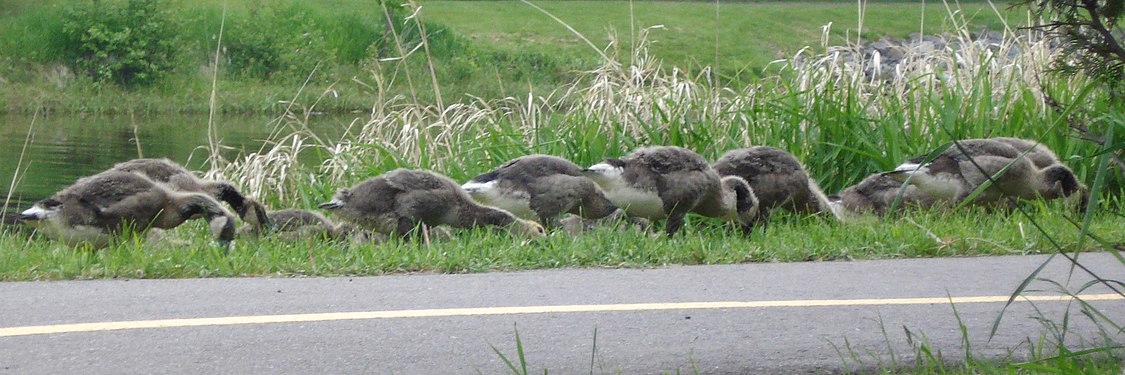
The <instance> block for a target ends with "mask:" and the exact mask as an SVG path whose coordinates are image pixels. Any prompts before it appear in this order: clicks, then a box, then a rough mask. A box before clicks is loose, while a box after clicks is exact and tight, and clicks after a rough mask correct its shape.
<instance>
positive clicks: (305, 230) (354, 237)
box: [238, 208, 385, 243]
mask: <svg viewBox="0 0 1125 375" xmlns="http://www.w3.org/2000/svg"><path fill="white" fill-rule="evenodd" d="M266 217H267V218H269V221H270V223H272V224H273V232H274V233H275V234H277V235H278V236H280V237H281V238H284V239H296V238H301V237H321V238H329V239H333V240H351V241H352V242H356V243H361V242H369V241H378V240H379V238H378V236H373V235H372V234H371V233H369V232H367V231H364V230H361V229H359V228H356V227H355V226H354V225H351V224H346V223H345V224H337V223H334V222H332V220H329V219H328V218H327V217H325V216H324V215H322V214H321V213H319V212H316V211H310V210H304V209H300V208H284V209H280V210H276V211H269V212H267V213H266ZM238 232H239V234H241V235H250V236H257V235H260V234H261V233H259V231H258V228H256V227H254V226H252V225H244V226H242V227H241V228H238ZM383 239H385V238H383Z"/></svg>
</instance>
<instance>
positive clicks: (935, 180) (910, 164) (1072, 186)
mask: <svg viewBox="0 0 1125 375" xmlns="http://www.w3.org/2000/svg"><path fill="white" fill-rule="evenodd" d="M957 143H958V144H959V145H960V147H958V145H956V144H955V145H952V146H950V147H949V148H948V149H946V150H945V151H944V152H942V153H941V154H939V155H938V156H937V157H935V158H934V160H931V161H930V162H926V163H923V162H924V161H925V156H919V157H916V158H913V159H910V160H908V161H907V162H906V163H903V164H902V165H899V166H898V167H897V168H895V170H894V171H891V172H885V173H884V174H885V175H887V176H890V177H891V178H892V179H894V180H895V181H899V182H902V181H907V180H909V182H910V183H911V184H913V185H915V186H917V187H918V188H919V189H921V190H922V191H924V192H925V193H926V194H929V195H930V196H932V197H934V198H937V199H941V200H946V201H950V202H952V203H957V202H961V201H963V200H964V199H965V198H967V197H968V196H969V195H970V194H971V193H972V192H973V191H974V190H975V189H976V188H977V187H979V186H981V185H982V184H984V183H985V182H986V181H988V180H989V176H993V175H997V174H998V173H999V172H1001V171H1004V173H1002V174H999V175H998V176H996V177H995V181H994V183H993V184H992V185H991V186H989V187H988V188H986V189H984V190H983V191H982V192H981V194H979V195H978V196H977V197H976V198H975V199H974V203H994V202H997V201H999V200H1001V199H1002V198H1004V197H1005V196H1010V197H1015V198H1023V199H1035V198H1040V197H1041V198H1044V199H1054V198H1060V197H1069V196H1071V195H1072V194H1074V193H1076V192H1082V191H1085V189H1084V186H1083V185H1082V184H1081V183H1079V182H1078V178H1077V177H1075V175H1074V172H1072V171H1071V170H1070V169H1069V168H1067V167H1066V166H1064V165H1062V164H1053V165H1048V166H1046V167H1044V168H1039V167H1037V166H1036V164H1035V163H1033V162H1032V159H1031V158H1029V157H1028V156H1027V155H1025V154H1024V152H1023V151H1021V150H1020V149H1018V148H1016V147H1013V146H1012V145H1011V144H1009V143H1008V142H1004V141H998V140H995V139H966V140H962V141H958V142H957ZM1028 154H1030V153H1028ZM1037 155H1038V154H1037ZM1052 155H1053V153H1052ZM1005 169H1006V170H1005ZM1083 194H1084V193H1083Z"/></svg>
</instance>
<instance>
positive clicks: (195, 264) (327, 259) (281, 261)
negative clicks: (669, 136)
mask: <svg viewBox="0 0 1125 375" xmlns="http://www.w3.org/2000/svg"><path fill="white" fill-rule="evenodd" d="M1032 206H1033V209H1032V211H1033V212H1034V216H1033V217H1034V218H1035V220H1036V221H1038V222H1039V223H1040V224H1041V225H1043V226H1044V227H1045V228H1047V230H1048V232H1049V233H1051V235H1052V236H1053V237H1054V239H1055V240H1056V241H1058V242H1059V243H1061V244H1062V245H1063V246H1064V247H1065V248H1067V249H1070V250H1088V249H1075V248H1074V246H1075V245H1076V244H1077V240H1078V239H1077V237H1076V235H1075V234H1074V233H1075V232H1074V229H1073V226H1072V225H1071V224H1069V223H1068V222H1067V221H1066V220H1065V219H1064V218H1063V214H1062V213H1061V212H1060V211H1061V210H1062V208H1061V206H1059V205H1046V206H1043V207H1042V209H1039V208H1035V207H1037V206H1036V205H1032ZM1121 227H1125V218H1122V217H1120V216H1114V215H1104V214H1103V215H1098V216H1096V219H1095V220H1094V223H1093V226H1092V230H1093V231H1094V232H1096V233H1102V234H1103V235H1104V236H1105V237H1106V239H1107V240H1109V241H1116V242H1123V241H1125V233H1122V232H1121V231H1119V230H1115V229H1117V228H1121ZM455 233H456V234H457V235H456V236H454V237H453V238H451V239H446V240H437V241H435V242H433V243H431V244H430V245H429V246H425V245H422V244H420V243H416V242H399V241H391V242H387V243H381V244H370V243H369V244H352V243H337V242H333V241H327V240H320V239H316V238H307V239H301V240H297V241H287V240H281V239H277V238H265V239H260V240H258V239H249V238H244V239H240V240H238V241H236V242H235V245H234V247H233V248H232V249H231V251H230V254H229V255H224V254H223V252H222V251H221V249H220V248H219V247H218V246H217V245H214V244H212V242H211V237H210V235H209V233H208V232H207V231H206V229H205V227H204V225H202V223H195V224H192V225H188V226H185V227H183V228H177V229H175V230H173V231H170V232H169V233H168V239H167V240H150V241H134V240H131V239H126V240H125V241H123V242H124V243H123V244H119V245H115V246H111V247H109V248H106V249H102V250H99V251H87V250H76V249H71V248H68V247H65V246H63V245H61V244H59V243H57V242H53V241H48V240H46V239H45V238H42V237H41V236H39V235H34V236H32V237H30V238H29V237H28V233H27V231H25V230H14V229H13V228H8V229H5V230H3V234H2V235H0V248H3V249H5V251H3V252H0V280H4V281H16V280H59V279H88V278H184V277H220V276H232V277H243V276H273V275H317V276H330V275H379V274H385V273H402V272H442V273H466V272H490V271H507V270H526V269H542V268H560V267H653V266H664V265H670V264H728V263H743V262H793V261H810V260H845V259H875V258H907V257H939V256H976V255H1015V254H1032V253H1042V252H1051V251H1052V250H1051V247H1050V246H1049V244H1048V242H1047V240H1046V238H1045V237H1044V236H1043V235H1042V234H1039V233H1036V232H1035V231H1034V229H1033V228H1032V227H1031V226H1030V224H1029V222H1028V220H1027V219H1024V218H1022V217H1020V216H1019V215H1017V214H1011V215H997V214H991V215H985V214H983V213H982V212H980V211H972V210H969V211H965V212H956V213H949V212H915V213H911V214H909V215H906V216H905V217H901V218H885V219H880V218H870V219H865V220H859V221H857V222H854V223H846V224H844V223H836V222H833V221H831V220H828V219H825V218H818V217H809V218H800V217H788V218H786V217H778V218H775V220H774V221H773V222H772V223H771V224H770V225H769V226H768V227H767V229H765V231H764V232H759V233H756V234H754V235H753V236H752V237H750V238H745V237H742V236H741V235H740V234H738V233H737V232H736V231H734V230H732V228H729V227H727V226H723V225H718V224H716V223H714V222H713V221H711V220H703V219H698V218H697V219H693V220H690V221H689V225H687V226H686V227H685V230H683V231H681V233H679V234H678V235H677V236H676V237H674V238H671V239H668V238H665V237H663V236H653V235H648V234H645V233H641V232H640V231H637V230H635V229H614V228H611V227H607V228H597V229H596V230H594V231H592V232H589V233H587V234H584V235H580V236H568V235H565V234H563V233H554V234H553V235H551V236H549V237H547V238H544V239H539V240H524V239H521V238H518V237H514V236H512V235H509V234H508V233H507V232H505V231H501V230H485V229H474V230H460V231H456V232H455ZM1091 249H1092V248H1091Z"/></svg>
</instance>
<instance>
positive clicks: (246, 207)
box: [109, 159, 272, 231]
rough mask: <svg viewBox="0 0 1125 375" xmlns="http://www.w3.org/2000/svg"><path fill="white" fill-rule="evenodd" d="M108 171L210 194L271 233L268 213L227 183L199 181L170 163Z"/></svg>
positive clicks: (138, 163) (137, 163)
mask: <svg viewBox="0 0 1125 375" xmlns="http://www.w3.org/2000/svg"><path fill="white" fill-rule="evenodd" d="M109 171H117V172H132V173H138V174H141V175H144V176H146V177H148V178H150V179H152V180H153V181H156V182H160V183H164V184H167V185H168V186H170V187H171V188H173V189H176V190H179V191H187V192H197V193H204V194H208V195H210V196H212V197H214V198H215V199H218V200H220V201H223V202H227V204H229V205H230V206H231V208H233V209H234V211H235V212H236V213H238V216H239V217H240V218H242V220H243V221H245V222H247V223H250V225H253V226H254V227H256V228H257V230H258V231H263V230H267V231H268V230H269V229H270V228H272V225H271V223H270V221H269V218H268V217H267V216H266V209H265V207H263V206H262V205H261V204H260V203H258V202H257V201H255V200H253V199H250V198H247V197H245V196H243V195H242V193H241V192H239V191H238V189H237V188H235V187H234V185H232V184H230V183H229V182H224V181H208V180H204V179H201V178H199V177H196V176H195V174H193V173H191V171H189V170H188V169H187V168H184V167H183V166H181V165H179V164H176V163H175V162H173V161H171V160H168V159H133V160H129V161H125V162H121V163H117V164H116V165H114V166H113V168H110V169H109Z"/></svg>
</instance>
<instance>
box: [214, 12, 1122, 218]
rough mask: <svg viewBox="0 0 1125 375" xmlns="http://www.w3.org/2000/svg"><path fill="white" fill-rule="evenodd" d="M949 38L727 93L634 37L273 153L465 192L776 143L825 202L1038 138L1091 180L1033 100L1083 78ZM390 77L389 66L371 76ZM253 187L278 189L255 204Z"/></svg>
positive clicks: (338, 175)
mask: <svg viewBox="0 0 1125 375" xmlns="http://www.w3.org/2000/svg"><path fill="white" fill-rule="evenodd" d="M950 17H952V18H955V17H957V13H956V12H952V11H951V12H950ZM959 25H961V28H959V29H955V30H951V31H950V33H948V34H946V36H945V38H946V40H947V42H948V43H946V46H945V48H942V49H937V50H922V49H916V50H909V51H905V55H904V57H903V59H902V62H901V63H900V64H898V65H897V67H895V68H894V70H891V69H890V68H888V67H886V66H880V65H879V64H877V63H873V62H872V60H870V59H861V58H858V57H859V55H860V54H858V53H856V52H855V51H854V50H853V49H852V47H844V48H830V49H829V52H827V53H824V54H811V53H808V52H805V51H802V52H800V53H798V54H795V55H794V56H793V57H792V58H789V59H786V60H780V61H777V62H776V65H777V69H776V70H777V74H775V75H773V76H771V77H770V78H768V79H766V80H763V81H760V82H759V83H757V84H755V85H751V86H748V87H745V88H742V89H734V88H730V87H726V86H723V85H722V84H721V83H719V82H720V81H719V80H718V79H717V78H716V77H715V76H714V75H712V74H711V72H710V71H709V70H706V69H704V70H703V71H702V72H701V73H699V74H695V75H689V74H687V73H685V72H684V71H683V70H681V69H679V68H677V67H666V66H663V65H662V62H661V60H660V59H659V58H657V57H654V56H651V55H650V54H649V53H648V49H647V47H646V44H645V40H646V39H645V32H641V33H639V34H640V36H639V44H638V48H636V49H633V50H630V51H628V52H629V53H630V55H629V56H627V57H619V56H611V58H610V59H608V60H605V61H604V62H603V64H602V65H601V66H599V67H598V68H597V69H594V70H591V71H587V72H583V73H582V74H581V75H580V76H579V77H578V78H577V79H576V80H575V81H573V82H572V83H571V84H570V85H568V86H567V87H566V88H565V89H563V90H557V91H552V92H547V93H543V94H539V95H535V94H530V95H528V96H526V97H506V98H500V99H485V98H476V99H474V100H470V101H466V102H460V103H453V104H449V105H446V106H439V105H435V104H428V103H426V102H424V101H421V100H418V99H412V98H407V97H404V96H395V95H391V94H389V93H379V94H378V95H377V97H378V98H384V100H380V101H377V102H375V103H374V104H373V106H372V108H371V111H370V114H369V115H368V116H367V117H366V118H361V119H359V121H357V123H356V124H355V125H354V126H353V127H352V128H351V129H350V130H349V131H348V132H347V133H346V134H345V135H344V137H342V138H340V139H333V140H324V139H319V140H314V139H311V136H310V135H309V134H307V133H304V132H293V133H289V134H281V135H279V138H278V139H279V140H280V139H283V138H284V139H287V141H285V142H279V143H277V144H286V145H297V144H300V145H301V146H302V147H304V148H301V150H304V151H303V152H313V153H317V154H319V155H320V156H322V157H323V160H324V161H323V163H322V164H321V165H319V166H315V167H309V168H306V169H303V171H304V173H306V174H312V175H318V176H324V178H321V179H318V180H317V181H316V182H315V184H317V185H322V186H341V185H347V184H350V183H352V182H355V181H356V180H358V179H360V178H363V177H366V176H370V175H373V174H377V173H380V172H383V171H387V170H389V169H391V168H395V167H413V168H426V169H433V170H436V171H438V172H442V173H446V174H449V175H450V176H452V177H454V178H457V179H465V178H468V177H471V176H472V175H474V174H476V173H480V172H483V171H485V170H488V169H490V168H492V167H494V166H495V165H497V164H499V163H501V162H503V161H505V160H508V159H510V158H513V157H515V156H518V155H523V154H527V153H532V152H539V153H547V154H554V155H559V156H563V157H567V158H569V159H571V160H574V161H575V162H577V163H579V164H590V163H593V162H596V161H597V160H599V159H601V158H603V157H607V156H620V155H622V154H625V153H627V152H629V151H630V150H632V149H634V148H636V147H639V146H642V145H650V144H669V145H679V146H684V147H687V148H691V149H694V150H696V151H698V152H699V153H701V154H703V155H704V156H706V157H709V158H715V157H717V156H718V155H719V154H721V153H722V152H724V151H726V150H727V149H731V148H736V147H745V146H749V145H772V146H776V147H781V148H783V149H786V150H788V151H790V152H791V153H793V154H795V155H796V156H798V158H799V159H801V160H803V161H805V163H806V164H807V165H808V167H809V169H810V171H811V173H812V175H813V176H815V177H816V178H817V179H818V180H819V182H820V183H821V186H824V187H825V188H826V189H827V190H830V191H835V190H839V189H841V188H843V187H844V186H846V185H849V184H851V183H854V182H857V181H859V180H860V179H861V178H862V177H864V176H866V175H868V174H870V173H873V172H877V171H882V170H887V169H889V168H892V167H893V166H895V165H897V163H899V162H901V161H902V160H904V159H906V158H909V157H912V156H916V155H921V154H925V153H927V152H928V151H929V150H931V149H932V148H934V147H936V146H938V145H940V144H942V143H945V142H948V141H950V140H951V139H963V138H972V137H988V136H1017V137H1024V138H1032V139H1037V140H1040V141H1042V142H1043V143H1044V144H1045V145H1047V146H1048V147H1050V148H1051V149H1052V150H1055V151H1056V152H1058V153H1059V154H1060V155H1062V157H1063V158H1064V159H1066V161H1067V164H1068V165H1069V166H1070V167H1071V168H1073V169H1075V171H1076V173H1078V175H1079V176H1081V177H1082V178H1083V179H1086V180H1089V179H1091V178H1092V176H1093V175H1092V174H1091V171H1092V170H1093V166H1094V163H1093V160H1094V159H1093V158H1094V156H1095V155H1096V154H1097V150H1098V149H1097V146H1096V145H1094V144H1091V143H1088V142H1083V141H1080V140H1077V139H1075V138H1074V137H1073V136H1072V135H1071V134H1070V133H1069V132H1068V129H1067V128H1066V125H1065V123H1064V121H1062V120H1063V119H1062V118H1060V116H1059V115H1058V114H1056V113H1055V112H1054V111H1053V110H1051V109H1050V108H1049V107H1048V106H1046V105H1044V97H1045V95H1050V96H1051V97H1052V98H1061V100H1063V101H1066V102H1067V103H1068V105H1075V106H1094V107H1097V106H1105V104H1104V102H1106V101H1108V100H1109V99H1108V98H1106V97H1104V96H1100V95H1098V94H1096V93H1091V91H1089V90H1084V87H1086V85H1087V82H1086V81H1085V80H1084V79H1081V78H1078V79H1067V78H1058V77H1055V76H1053V75H1052V74H1051V73H1050V65H1049V64H1050V60H1051V59H1052V58H1054V57H1055V54H1057V53H1059V52H1058V50H1056V49H1053V48H1051V42H1050V40H1049V39H1046V38H1043V37H1041V36H1040V35H1036V34H1034V33H1031V32H1017V31H1012V30H1013V29H1011V28H1010V29H1009V31H1007V32H1006V33H1005V38H1004V40H1003V42H1002V43H999V44H997V45H986V44H985V43H984V42H982V41H979V40H976V39H974V38H973V37H972V33H971V32H970V31H969V30H968V26H967V25H965V24H964V23H959ZM611 40H613V43H616V38H611ZM605 50H606V51H610V52H611V53H612V51H616V50H618V49H616V48H611V47H607V48H605ZM619 61H624V63H621V62H619ZM393 71H394V69H390V68H386V67H384V68H381V69H380V70H379V71H377V72H374V73H373V74H389V73H388V72H393ZM393 79H395V78H394V77H388V76H384V77H382V78H380V80H381V81H389V80H393ZM416 84H417V82H416ZM1091 116H1095V115H1094V114H1091ZM288 118H290V119H293V120H295V121H296V122H297V124H296V125H290V126H292V127H295V128H301V127H302V126H301V125H300V116H295V115H294V116H288ZM289 137H292V138H289ZM286 147H290V149H293V150H297V149H295V148H292V146H286ZM269 155H270V152H269V151H268V150H263V152H259V153H255V154H251V155H247V156H245V157H243V158H242V159H240V160H236V161H234V162H232V163H231V164H230V165H228V166H226V167H225V168H224V171H221V172H218V174H219V175H225V176H230V177H236V176H244V177H242V178H247V177H245V176H251V177H249V178H250V179H253V178H254V177H253V176H255V175H254V174H251V173H249V172H251V171H252V170H255V169H260V168H262V167H260V166H263V165H268V164H270V163H281V164H286V165H288V166H287V167H284V168H281V167H278V168H281V169H286V170H302V168H305V167H303V166H301V165H299V163H293V161H294V160H298V159H299V158H286V159H278V160H276V161H275V160H271V159H270V157H269ZM274 155H276V153H274ZM251 166H254V167H251ZM297 175H300V174H289V176H297ZM262 178H269V179H276V176H268V177H267V176H266V175H263V176H262ZM302 178H303V177H302ZM1106 181H1107V183H1106V196H1108V197H1111V198H1110V200H1116V198H1112V197H1119V196H1120V192H1121V189H1122V186H1121V173H1120V171H1115V172H1112V173H1111V175H1110V176H1108V177H1107V179H1106ZM247 183H248V186H250V187H251V191H253V192H254V193H260V194H265V195H267V196H269V195H276V198H277V199H278V200H279V201H286V202H288V201H291V199H292V198H294V194H296V193H297V191H298V190H300V189H299V188H298V186H297V185H295V184H289V185H286V184H280V185H278V184H274V183H264V182H255V181H247ZM263 186H271V187H273V186H282V187H283V188H281V189H273V188H271V190H270V191H269V192H266V191H264V190H263V189H262V188H261V187H263ZM314 190H315V189H314Z"/></svg>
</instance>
